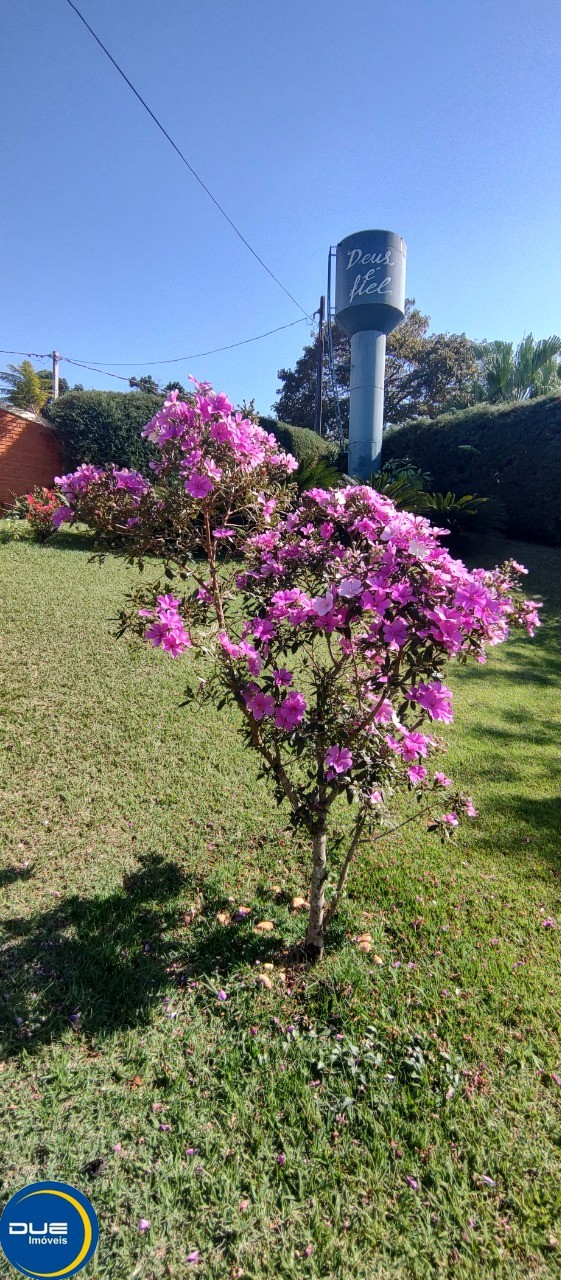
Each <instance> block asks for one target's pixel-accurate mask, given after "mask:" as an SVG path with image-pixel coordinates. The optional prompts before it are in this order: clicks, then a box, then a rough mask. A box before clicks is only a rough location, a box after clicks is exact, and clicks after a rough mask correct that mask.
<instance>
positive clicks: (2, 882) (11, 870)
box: [0, 867, 33, 889]
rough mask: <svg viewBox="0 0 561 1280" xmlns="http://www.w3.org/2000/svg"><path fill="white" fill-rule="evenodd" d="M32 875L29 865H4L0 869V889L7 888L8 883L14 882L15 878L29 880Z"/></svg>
mask: <svg viewBox="0 0 561 1280" xmlns="http://www.w3.org/2000/svg"><path fill="white" fill-rule="evenodd" d="M32 875H33V872H32V870H31V867H4V868H3V870H2V871H0V889H7V887H8V885H9V884H15V883H16V881H17V880H30V879H31V876H32Z"/></svg>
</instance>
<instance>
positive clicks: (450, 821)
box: [440, 813, 459, 827]
mask: <svg viewBox="0 0 561 1280" xmlns="http://www.w3.org/2000/svg"><path fill="white" fill-rule="evenodd" d="M440 821H441V822H445V823H446V826H447V827H457V826H459V821H458V817H457V814H455V813H443V814H442V817H441V819H440Z"/></svg>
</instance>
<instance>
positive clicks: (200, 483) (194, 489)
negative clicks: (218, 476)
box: [185, 471, 214, 498]
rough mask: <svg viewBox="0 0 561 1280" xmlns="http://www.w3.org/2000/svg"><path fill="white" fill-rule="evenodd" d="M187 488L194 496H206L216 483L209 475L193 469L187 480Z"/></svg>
mask: <svg viewBox="0 0 561 1280" xmlns="http://www.w3.org/2000/svg"><path fill="white" fill-rule="evenodd" d="M185 488H186V490H187V493H190V494H191V497H192V498H206V496H207V494H208V493H210V492H211V490H212V489H213V488H214V485H213V483H212V480H210V479H209V477H208V476H203V475H201V474H200V473H199V472H198V471H192V472H191V475H190V476H189V479H188V480H186V481H185Z"/></svg>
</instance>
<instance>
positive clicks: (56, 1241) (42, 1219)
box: [0, 1182, 99, 1280]
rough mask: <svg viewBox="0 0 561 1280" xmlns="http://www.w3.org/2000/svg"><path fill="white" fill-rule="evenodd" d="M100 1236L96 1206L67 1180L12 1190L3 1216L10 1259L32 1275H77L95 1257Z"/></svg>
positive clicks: (2, 1236)
mask: <svg viewBox="0 0 561 1280" xmlns="http://www.w3.org/2000/svg"><path fill="white" fill-rule="evenodd" d="M98 1237H99V1231H98V1225H97V1216H96V1213H95V1209H94V1208H93V1207H92V1205H91V1204H90V1202H89V1200H88V1199H87V1197H86V1196H84V1195H82V1192H81V1191H77V1189H76V1187H71V1186H70V1185H69V1184H68V1183H67V1182H34V1183H31V1184H30V1185H29V1186H28V1187H23V1188H22V1190H21V1191H16V1194H15V1195H14V1196H12V1198H11V1200H8V1203H7V1205H6V1207H5V1209H4V1212H3V1213H2V1217H1V1218H0V1246H1V1247H2V1249H3V1251H4V1253H5V1255H6V1258H7V1259H8V1262H10V1263H11V1264H12V1266H13V1267H15V1269H16V1271H19V1272H20V1273H21V1275H24V1276H31V1277H32V1280H36V1278H37V1280H45V1278H46V1277H53V1276H57V1277H61V1278H63V1277H66V1276H73V1275H75V1274H76V1272H77V1271H81V1270H82V1267H85V1266H86V1263H87V1262H89V1261H90V1258H91V1257H93V1254H94V1253H95V1251H96V1249H97V1242H98Z"/></svg>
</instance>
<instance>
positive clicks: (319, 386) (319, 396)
mask: <svg viewBox="0 0 561 1280" xmlns="http://www.w3.org/2000/svg"><path fill="white" fill-rule="evenodd" d="M317 314H318V315H319V333H318V359H317V368H316V413H315V421H314V431H317V433H318V436H320V435H321V410H322V404H323V352H324V346H325V298H324V297H322V298H320V300H319V312H318V313H317Z"/></svg>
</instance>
